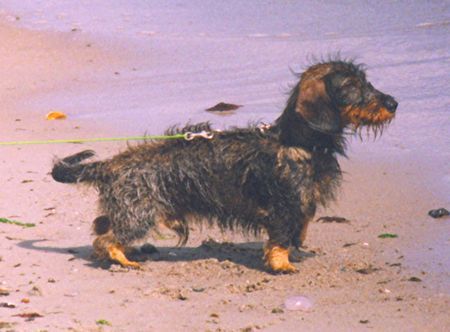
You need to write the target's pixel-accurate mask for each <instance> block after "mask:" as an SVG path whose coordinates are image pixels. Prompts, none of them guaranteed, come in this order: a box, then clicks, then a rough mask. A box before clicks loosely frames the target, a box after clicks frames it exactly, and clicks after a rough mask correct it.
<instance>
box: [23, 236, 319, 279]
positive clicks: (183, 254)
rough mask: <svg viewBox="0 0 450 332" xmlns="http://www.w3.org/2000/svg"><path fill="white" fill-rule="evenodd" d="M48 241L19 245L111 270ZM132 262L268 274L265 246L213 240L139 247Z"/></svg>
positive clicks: (84, 250) (297, 257)
mask: <svg viewBox="0 0 450 332" xmlns="http://www.w3.org/2000/svg"><path fill="white" fill-rule="evenodd" d="M44 241H47V240H46V239H40V240H25V241H21V242H19V243H18V244H17V245H18V246H19V247H21V248H24V249H27V250H35V251H41V252H53V253H58V254H63V255H68V256H71V257H69V258H68V260H75V259H80V260H84V261H86V262H87V263H88V265H89V266H92V267H100V268H105V269H107V268H109V267H110V266H111V262H108V263H105V262H99V261H98V260H96V259H95V257H93V249H92V246H82V247H52V246H41V245H36V244H37V243H40V242H44ZM315 255H316V254H315V253H314V252H309V251H303V250H294V251H293V252H292V254H291V256H290V259H291V261H292V262H300V261H303V260H305V259H308V258H311V257H314V256H315ZM129 256H130V259H132V260H137V261H140V262H147V261H164V262H192V261H201V260H208V259H216V260H217V261H218V262H220V263H221V262H225V261H230V262H232V263H234V264H237V265H242V266H245V267H247V268H249V269H253V270H258V271H268V270H267V268H266V267H265V266H264V262H263V259H262V256H263V243H262V242H245V243H229V242H225V243H219V242H215V241H212V240H209V241H205V242H203V243H202V244H201V245H200V246H198V247H158V248H157V249H156V248H155V247H153V246H152V245H150V244H146V245H144V246H142V247H136V248H134V250H133V251H132V252H131V253H130V254H129Z"/></svg>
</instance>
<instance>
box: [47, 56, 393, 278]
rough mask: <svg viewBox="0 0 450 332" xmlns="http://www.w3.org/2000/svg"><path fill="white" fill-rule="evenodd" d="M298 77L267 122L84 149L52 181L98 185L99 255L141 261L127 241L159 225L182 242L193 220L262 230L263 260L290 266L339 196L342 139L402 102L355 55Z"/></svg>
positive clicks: (382, 119) (376, 126) (378, 124)
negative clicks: (104, 151)
mask: <svg viewBox="0 0 450 332" xmlns="http://www.w3.org/2000/svg"><path fill="white" fill-rule="evenodd" d="M298 76H299V81H298V83H297V84H296V85H295V87H294V88H293V89H292V92H291V94H290V97H289V98H288V101H287V103H286V107H285V109H284V111H283V112H282V114H281V116H279V117H278V118H277V119H276V121H275V122H274V123H273V124H272V125H270V126H256V125H251V126H248V127H247V128H233V129H230V130H226V131H214V130H213V129H212V128H211V126H210V124H209V123H199V124H195V125H187V126H186V127H184V128H181V129H176V128H172V129H170V130H168V131H167V132H166V134H167V135H173V134H179V133H199V132H207V133H208V134H209V135H210V136H213V137H212V138H211V137H210V136H209V137H208V138H209V139H206V138H196V139H193V140H184V139H177V140H163V141H147V142H143V143H140V144H137V145H135V146H129V147H128V148H127V150H126V151H124V152H121V153H119V154H117V155H115V156H113V157H112V158H110V159H107V160H104V161H93V162H87V161H86V159H88V158H90V157H92V156H94V152H93V151H90V150H86V151H82V152H80V153H77V154H75V155H72V156H69V157H66V158H64V159H60V160H56V161H55V162H54V165H53V169H52V173H51V174H52V177H53V179H55V180H56V181H58V182H62V183H87V184H91V185H93V186H95V187H96V188H97V190H98V192H99V206H100V211H101V216H100V217H99V218H97V219H96V221H95V222H94V226H95V231H96V234H97V236H98V237H97V238H96V239H95V241H94V250H95V252H96V253H97V256H98V257H100V258H104V259H110V260H114V261H117V262H119V263H120V264H121V265H122V266H125V267H131V268H139V267H140V265H139V263H138V262H135V261H131V260H129V259H128V258H127V256H126V254H127V253H126V249H127V247H129V245H130V244H131V243H132V242H133V241H135V240H138V239H141V238H143V237H145V236H146V234H147V233H148V232H149V231H150V230H154V229H155V228H156V227H157V226H158V225H160V224H163V225H165V226H166V227H168V228H170V229H171V230H173V231H174V232H175V233H176V234H177V235H178V238H179V245H185V244H186V241H187V240H188V237H189V224H190V223H193V222H198V223H208V224H210V225H213V224H216V225H218V226H219V227H220V228H221V229H231V230H235V229H238V230H241V231H244V232H247V233H248V232H250V233H258V232H260V231H261V230H264V231H265V232H266V233H267V235H268V240H267V242H266V244H265V246H264V255H263V257H264V260H265V264H266V266H267V267H268V268H269V269H270V270H271V271H273V272H282V273H290V272H294V271H296V267H295V266H294V265H293V264H292V263H291V262H290V260H289V251H290V249H291V248H299V247H300V246H301V245H302V244H303V243H304V241H305V237H306V232H307V228H308V223H309V222H310V221H311V220H312V219H313V217H314V214H315V212H316V208H317V206H319V205H321V206H326V205H327V203H328V202H330V201H332V200H334V199H335V195H336V189H337V188H338V187H339V185H340V182H341V179H342V172H341V169H340V167H339V164H338V161H337V156H339V155H345V149H346V138H347V137H348V135H350V134H356V133H358V132H360V130H361V129H362V128H367V130H370V131H374V132H375V133H377V132H379V131H382V130H383V129H384V128H385V126H386V125H387V124H389V123H390V122H391V120H392V119H393V118H394V116H395V111H396V109H397V106H398V103H397V102H396V100H395V99H394V98H393V97H392V96H390V95H387V94H384V93H382V92H380V91H379V90H377V89H375V88H374V87H373V85H372V84H371V83H370V82H369V81H368V80H367V78H366V74H365V70H364V66H363V65H359V64H356V63H354V62H353V61H346V60H340V59H335V60H329V61H323V62H319V63H316V64H314V65H312V66H310V67H309V68H308V69H307V70H306V71H305V72H303V73H302V74H301V75H298ZM360 136H361V135H360Z"/></svg>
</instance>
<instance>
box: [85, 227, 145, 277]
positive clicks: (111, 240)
mask: <svg viewBox="0 0 450 332" xmlns="http://www.w3.org/2000/svg"><path fill="white" fill-rule="evenodd" d="M93 247H94V255H95V256H96V257H97V258H99V259H110V260H113V261H116V262H118V263H120V265H122V266H123V267H131V268H133V269H140V268H141V265H140V264H139V263H138V262H134V261H130V260H129V259H128V258H127V256H126V255H125V247H124V246H123V245H122V244H121V243H120V242H119V241H118V240H117V238H116V237H115V236H114V234H113V232H112V231H111V230H109V231H108V232H107V233H105V234H101V235H99V236H97V238H96V239H95V240H94V243H93Z"/></svg>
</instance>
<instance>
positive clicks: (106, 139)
mask: <svg viewBox="0 0 450 332" xmlns="http://www.w3.org/2000/svg"><path fill="white" fill-rule="evenodd" d="M198 137H200V138H204V139H212V138H213V137H214V134H213V133H212V132H209V131H205V130H203V131H201V132H199V133H192V132H190V131H188V132H186V133H182V134H175V135H152V136H131V137H99V138H75V139H49V140H36V141H10V142H0V146H7V145H38V144H64V143H92V142H115V141H140V140H146V139H152V140H171V139H185V140H186V141H192V140H193V139H195V138H198Z"/></svg>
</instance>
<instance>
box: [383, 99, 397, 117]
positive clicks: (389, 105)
mask: <svg viewBox="0 0 450 332" xmlns="http://www.w3.org/2000/svg"><path fill="white" fill-rule="evenodd" d="M383 104H384V106H385V107H386V109H387V110H388V111H389V112H391V113H395V110H396V109H397V106H398V103H397V102H396V101H395V99H394V98H392V97H391V96H386V98H385V100H384V103H383Z"/></svg>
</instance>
